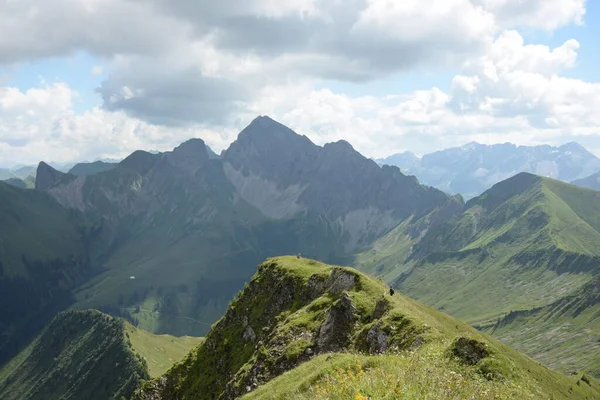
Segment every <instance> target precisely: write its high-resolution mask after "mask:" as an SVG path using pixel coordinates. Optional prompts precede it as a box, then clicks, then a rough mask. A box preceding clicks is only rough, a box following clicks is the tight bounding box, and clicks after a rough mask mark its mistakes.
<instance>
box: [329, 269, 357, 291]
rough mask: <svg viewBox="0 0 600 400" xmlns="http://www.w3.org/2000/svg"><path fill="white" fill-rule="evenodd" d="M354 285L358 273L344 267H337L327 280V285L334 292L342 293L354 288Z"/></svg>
mask: <svg viewBox="0 0 600 400" xmlns="http://www.w3.org/2000/svg"><path fill="white" fill-rule="evenodd" d="M354 285H356V274H354V273H352V272H350V271H347V270H344V269H343V268H335V269H334V270H333V272H332V273H331V276H329V278H328V279H327V281H326V282H325V287H327V288H328V290H329V291H330V292H331V293H333V294H341V293H342V292H345V291H347V290H350V289H352V288H353V287H354Z"/></svg>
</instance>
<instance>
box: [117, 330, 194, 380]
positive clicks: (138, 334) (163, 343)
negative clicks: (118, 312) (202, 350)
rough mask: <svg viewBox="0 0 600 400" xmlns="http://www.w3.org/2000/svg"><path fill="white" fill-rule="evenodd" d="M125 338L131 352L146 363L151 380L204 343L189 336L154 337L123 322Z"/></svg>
mask: <svg viewBox="0 0 600 400" xmlns="http://www.w3.org/2000/svg"><path fill="white" fill-rule="evenodd" d="M125 336H126V337H127V338H128V339H129V341H130V342H131V348H132V350H133V351H134V352H135V353H136V354H139V355H140V356H141V357H142V358H143V359H144V360H145V361H146V364H147V365H148V372H149V374H150V377H152V378H156V377H158V376H160V375H162V374H164V373H165V372H167V370H168V369H169V368H171V367H172V366H173V364H175V363H176V362H178V361H180V360H183V358H184V357H185V356H186V355H187V354H188V353H189V352H190V351H191V350H192V349H194V348H195V347H197V346H198V345H199V344H201V343H202V342H203V341H204V338H197V337H191V336H182V337H176V336H171V335H154V334H152V333H150V332H146V331H143V330H141V329H137V328H136V327H135V326H133V325H131V324H130V323H128V322H125Z"/></svg>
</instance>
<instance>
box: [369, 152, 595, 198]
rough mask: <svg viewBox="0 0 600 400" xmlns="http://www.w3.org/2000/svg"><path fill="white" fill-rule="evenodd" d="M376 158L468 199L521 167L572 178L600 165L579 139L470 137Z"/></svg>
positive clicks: (585, 175) (516, 171) (587, 173)
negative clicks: (483, 140)
mask: <svg viewBox="0 0 600 400" xmlns="http://www.w3.org/2000/svg"><path fill="white" fill-rule="evenodd" d="M377 162H378V163H380V164H390V165H396V166H398V167H399V168H400V169H401V170H402V172H404V173H406V174H410V175H415V176H416V177H417V178H418V179H419V181H420V182H422V183H424V184H426V185H430V186H434V187H437V188H439V189H441V190H444V191H446V192H448V193H451V194H455V193H460V194H462V195H463V196H465V198H467V199H468V198H471V197H474V196H477V195H479V194H481V193H483V191H485V190H486V189H489V188H490V187H492V185H494V184H495V183H498V182H500V181H502V180H504V179H508V178H510V177H511V176H514V175H516V174H518V173H519V172H530V173H533V174H537V175H541V176H545V177H549V178H554V179H558V180H562V181H566V182H570V181H573V180H575V179H581V178H585V177H587V176H589V175H591V174H593V173H595V172H598V171H600V159H598V157H596V156H595V155H593V154H592V153H590V152H589V151H588V150H586V149H585V147H583V146H582V145H580V144H579V143H576V142H570V143H566V144H564V145H562V146H559V147H554V146H550V145H540V146H517V145H514V144H512V143H503V144H494V145H485V144H480V143H477V142H471V143H468V144H466V145H464V146H461V147H454V148H449V149H445V150H441V151H437V152H434V153H430V154H426V155H424V156H423V157H422V158H421V159H418V158H416V157H415V156H414V155H413V154H412V153H409V152H405V153H402V154H396V155H393V156H390V157H387V158H384V159H379V160H377Z"/></svg>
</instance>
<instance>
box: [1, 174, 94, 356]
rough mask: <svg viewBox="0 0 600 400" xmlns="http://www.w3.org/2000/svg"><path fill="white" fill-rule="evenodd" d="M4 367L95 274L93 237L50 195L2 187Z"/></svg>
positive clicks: (2, 345) (2, 185)
mask: <svg viewBox="0 0 600 400" xmlns="http://www.w3.org/2000/svg"><path fill="white" fill-rule="evenodd" d="M0 204H1V206H0V208H1V212H0V293H2V296H0V364H1V363H2V362H3V361H5V360H6V359H7V358H9V357H11V356H12V355H14V354H15V352H16V351H17V350H18V349H19V348H20V347H21V346H23V345H25V344H26V343H28V342H29V341H30V340H31V338H32V335H35V334H37V332H38V331H39V330H40V329H41V328H42V327H43V326H44V325H45V324H46V323H47V322H48V321H49V320H50V319H51V318H52V317H53V316H54V314H55V312H56V311H58V310H61V309H64V308H65V307H66V306H68V304H69V303H70V302H71V301H72V296H71V289H72V288H74V287H76V286H77V285H79V284H80V283H81V282H83V281H84V280H85V279H87V278H88V277H89V276H90V275H91V274H92V273H93V271H92V266H91V263H90V260H89V257H88V250H89V248H90V243H91V241H93V239H94V237H95V236H94V232H93V231H92V230H90V229H88V228H87V227H86V226H87V225H86V224H85V223H84V221H83V220H82V218H80V216H79V215H78V213H76V212H74V211H68V210H66V209H64V208H62V207H61V206H60V205H59V204H58V203H57V202H56V201H55V200H54V199H52V198H51V197H50V196H49V195H48V194H46V193H40V192H37V191H34V190H26V189H20V188H16V187H13V186H10V185H8V184H5V183H4V182H0Z"/></svg>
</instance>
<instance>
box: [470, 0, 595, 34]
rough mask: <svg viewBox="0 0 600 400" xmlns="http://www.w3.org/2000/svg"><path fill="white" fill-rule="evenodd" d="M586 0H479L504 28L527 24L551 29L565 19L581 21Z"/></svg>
mask: <svg viewBox="0 0 600 400" xmlns="http://www.w3.org/2000/svg"><path fill="white" fill-rule="evenodd" d="M585 3H586V0H529V1H523V0H482V4H483V6H484V7H485V8H486V9H487V10H489V11H490V12H492V13H494V15H495V16H496V19H497V20H498V22H499V23H500V24H501V25H503V26H504V27H507V28H518V27H530V28H537V29H544V30H554V29H556V28H559V27H561V26H564V25H567V24H569V23H575V24H578V25H581V24H582V23H583V17H584V15H585V11H586V10H585Z"/></svg>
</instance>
